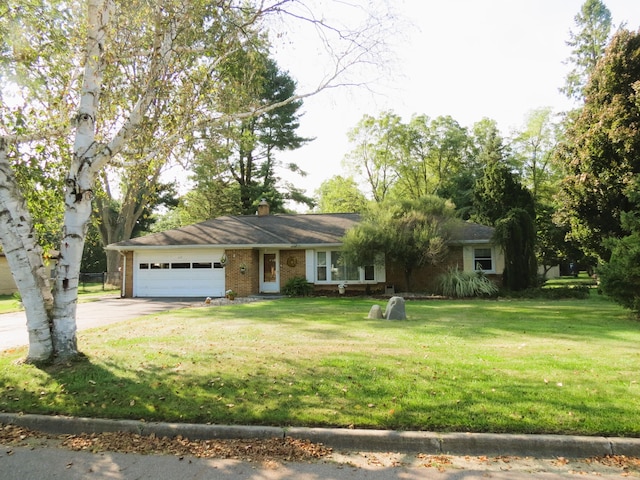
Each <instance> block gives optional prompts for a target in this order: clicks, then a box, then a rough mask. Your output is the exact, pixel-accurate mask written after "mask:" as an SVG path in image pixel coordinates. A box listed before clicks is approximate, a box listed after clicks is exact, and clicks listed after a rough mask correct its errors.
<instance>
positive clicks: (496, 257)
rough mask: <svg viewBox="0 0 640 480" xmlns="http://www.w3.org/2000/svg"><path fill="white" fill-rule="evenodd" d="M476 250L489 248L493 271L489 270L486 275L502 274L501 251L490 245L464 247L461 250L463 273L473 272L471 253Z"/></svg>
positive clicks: (502, 260)
mask: <svg viewBox="0 0 640 480" xmlns="http://www.w3.org/2000/svg"><path fill="white" fill-rule="evenodd" d="M476 248H490V249H491V261H492V264H493V270H491V271H490V272H488V273H497V274H501V273H502V272H503V270H504V254H503V253H502V249H501V248H499V247H497V246H495V245H491V244H490V243H487V244H474V245H465V246H464V247H463V248H462V259H463V263H464V271H465V272H473V271H474V270H475V265H474V257H473V252H474V249H476Z"/></svg>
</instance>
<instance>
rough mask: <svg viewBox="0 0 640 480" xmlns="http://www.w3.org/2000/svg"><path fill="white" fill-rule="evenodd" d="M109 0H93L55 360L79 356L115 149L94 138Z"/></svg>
mask: <svg viewBox="0 0 640 480" xmlns="http://www.w3.org/2000/svg"><path fill="white" fill-rule="evenodd" d="M110 7H111V2H110V0H89V2H88V10H87V14H88V17H87V18H88V25H89V28H88V31H87V39H88V43H87V54H86V64H85V67H84V77H83V83H82V90H81V95H80V105H79V109H78V115H77V118H76V135H75V142H74V146H73V159H72V162H71V167H70V168H69V173H68V174H67V178H66V181H65V183H66V191H65V214H64V226H63V231H62V240H61V243H60V256H59V259H58V264H57V266H56V277H55V286H54V307H53V322H52V338H53V350H54V356H55V357H56V361H59V362H60V361H65V360H67V359H71V358H74V357H76V356H77V355H78V345H77V339H76V304H77V301H78V284H79V279H80V263H81V262H82V250H83V248H84V239H85V237H86V234H87V228H88V225H89V220H90V217H91V210H92V207H91V200H92V198H93V186H94V182H95V179H96V176H97V172H98V171H100V169H101V168H102V167H103V165H104V164H105V163H106V161H107V160H108V159H109V158H110V154H112V152H104V151H103V150H104V149H105V147H104V146H103V145H99V144H97V143H96V141H95V125H96V115H97V110H98V102H99V98H100V89H101V86H102V72H103V69H104V58H103V52H104V39H105V36H106V26H107V24H108V22H109V12H110Z"/></svg>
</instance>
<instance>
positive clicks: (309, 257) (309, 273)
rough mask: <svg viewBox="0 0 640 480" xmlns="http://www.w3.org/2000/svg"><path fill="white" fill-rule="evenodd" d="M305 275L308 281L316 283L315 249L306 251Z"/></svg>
mask: <svg viewBox="0 0 640 480" xmlns="http://www.w3.org/2000/svg"><path fill="white" fill-rule="evenodd" d="M304 264H305V275H306V277H307V282H311V283H315V281H316V272H315V270H316V252H315V250H306V251H305V261H304Z"/></svg>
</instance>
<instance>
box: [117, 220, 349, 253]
mask: <svg viewBox="0 0 640 480" xmlns="http://www.w3.org/2000/svg"><path fill="white" fill-rule="evenodd" d="M358 221H360V215H358V214H356V213H331V214H304V215H264V216H259V215H243V216H224V217H218V218H214V219H212V220H207V221H205V222H201V223H196V224H194V225H188V226H186V227H182V228H176V229H174V230H167V231H165V232H159V233H153V234H151V235H145V236H144V237H138V238H132V239H131V240H125V241H123V242H119V243H114V244H111V245H109V246H108V247H107V248H108V249H110V250H130V249H135V248H136V247H142V248H144V247H149V248H151V247H164V246H209V245H220V246H225V247H230V246H237V247H249V246H278V245H287V246H292V245H340V244H341V243H342V237H343V236H344V234H345V233H346V231H347V230H349V229H350V228H351V227H352V226H354V225H355V224H356V223H357V222H358Z"/></svg>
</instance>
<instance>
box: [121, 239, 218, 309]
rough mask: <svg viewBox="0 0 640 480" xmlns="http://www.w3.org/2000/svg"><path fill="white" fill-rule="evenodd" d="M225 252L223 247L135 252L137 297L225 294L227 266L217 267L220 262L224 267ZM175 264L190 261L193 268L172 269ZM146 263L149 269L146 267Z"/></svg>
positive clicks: (134, 292) (134, 283) (134, 267)
mask: <svg viewBox="0 0 640 480" xmlns="http://www.w3.org/2000/svg"><path fill="white" fill-rule="evenodd" d="M223 253H224V250H221V249H211V250H208V249H207V250H203V249H197V250H189V249H166V250H163V249H159V250H148V251H141V252H135V253H134V256H133V265H131V266H130V267H131V268H133V296H134V297H223V296H224V291H225V280H224V268H214V267H215V266H216V265H215V264H216V263H218V267H219V266H220V265H219V262H220V257H221V256H222V254H223ZM194 263H196V264H200V265H203V264H204V265H206V264H211V268H193V264H194ZM175 264H182V265H185V264H188V265H189V268H172V266H176V265H175ZM145 266H146V267H147V268H144V267H145ZM152 266H160V267H163V268H152ZM141 267H143V268H141ZM164 267H168V268H164Z"/></svg>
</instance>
